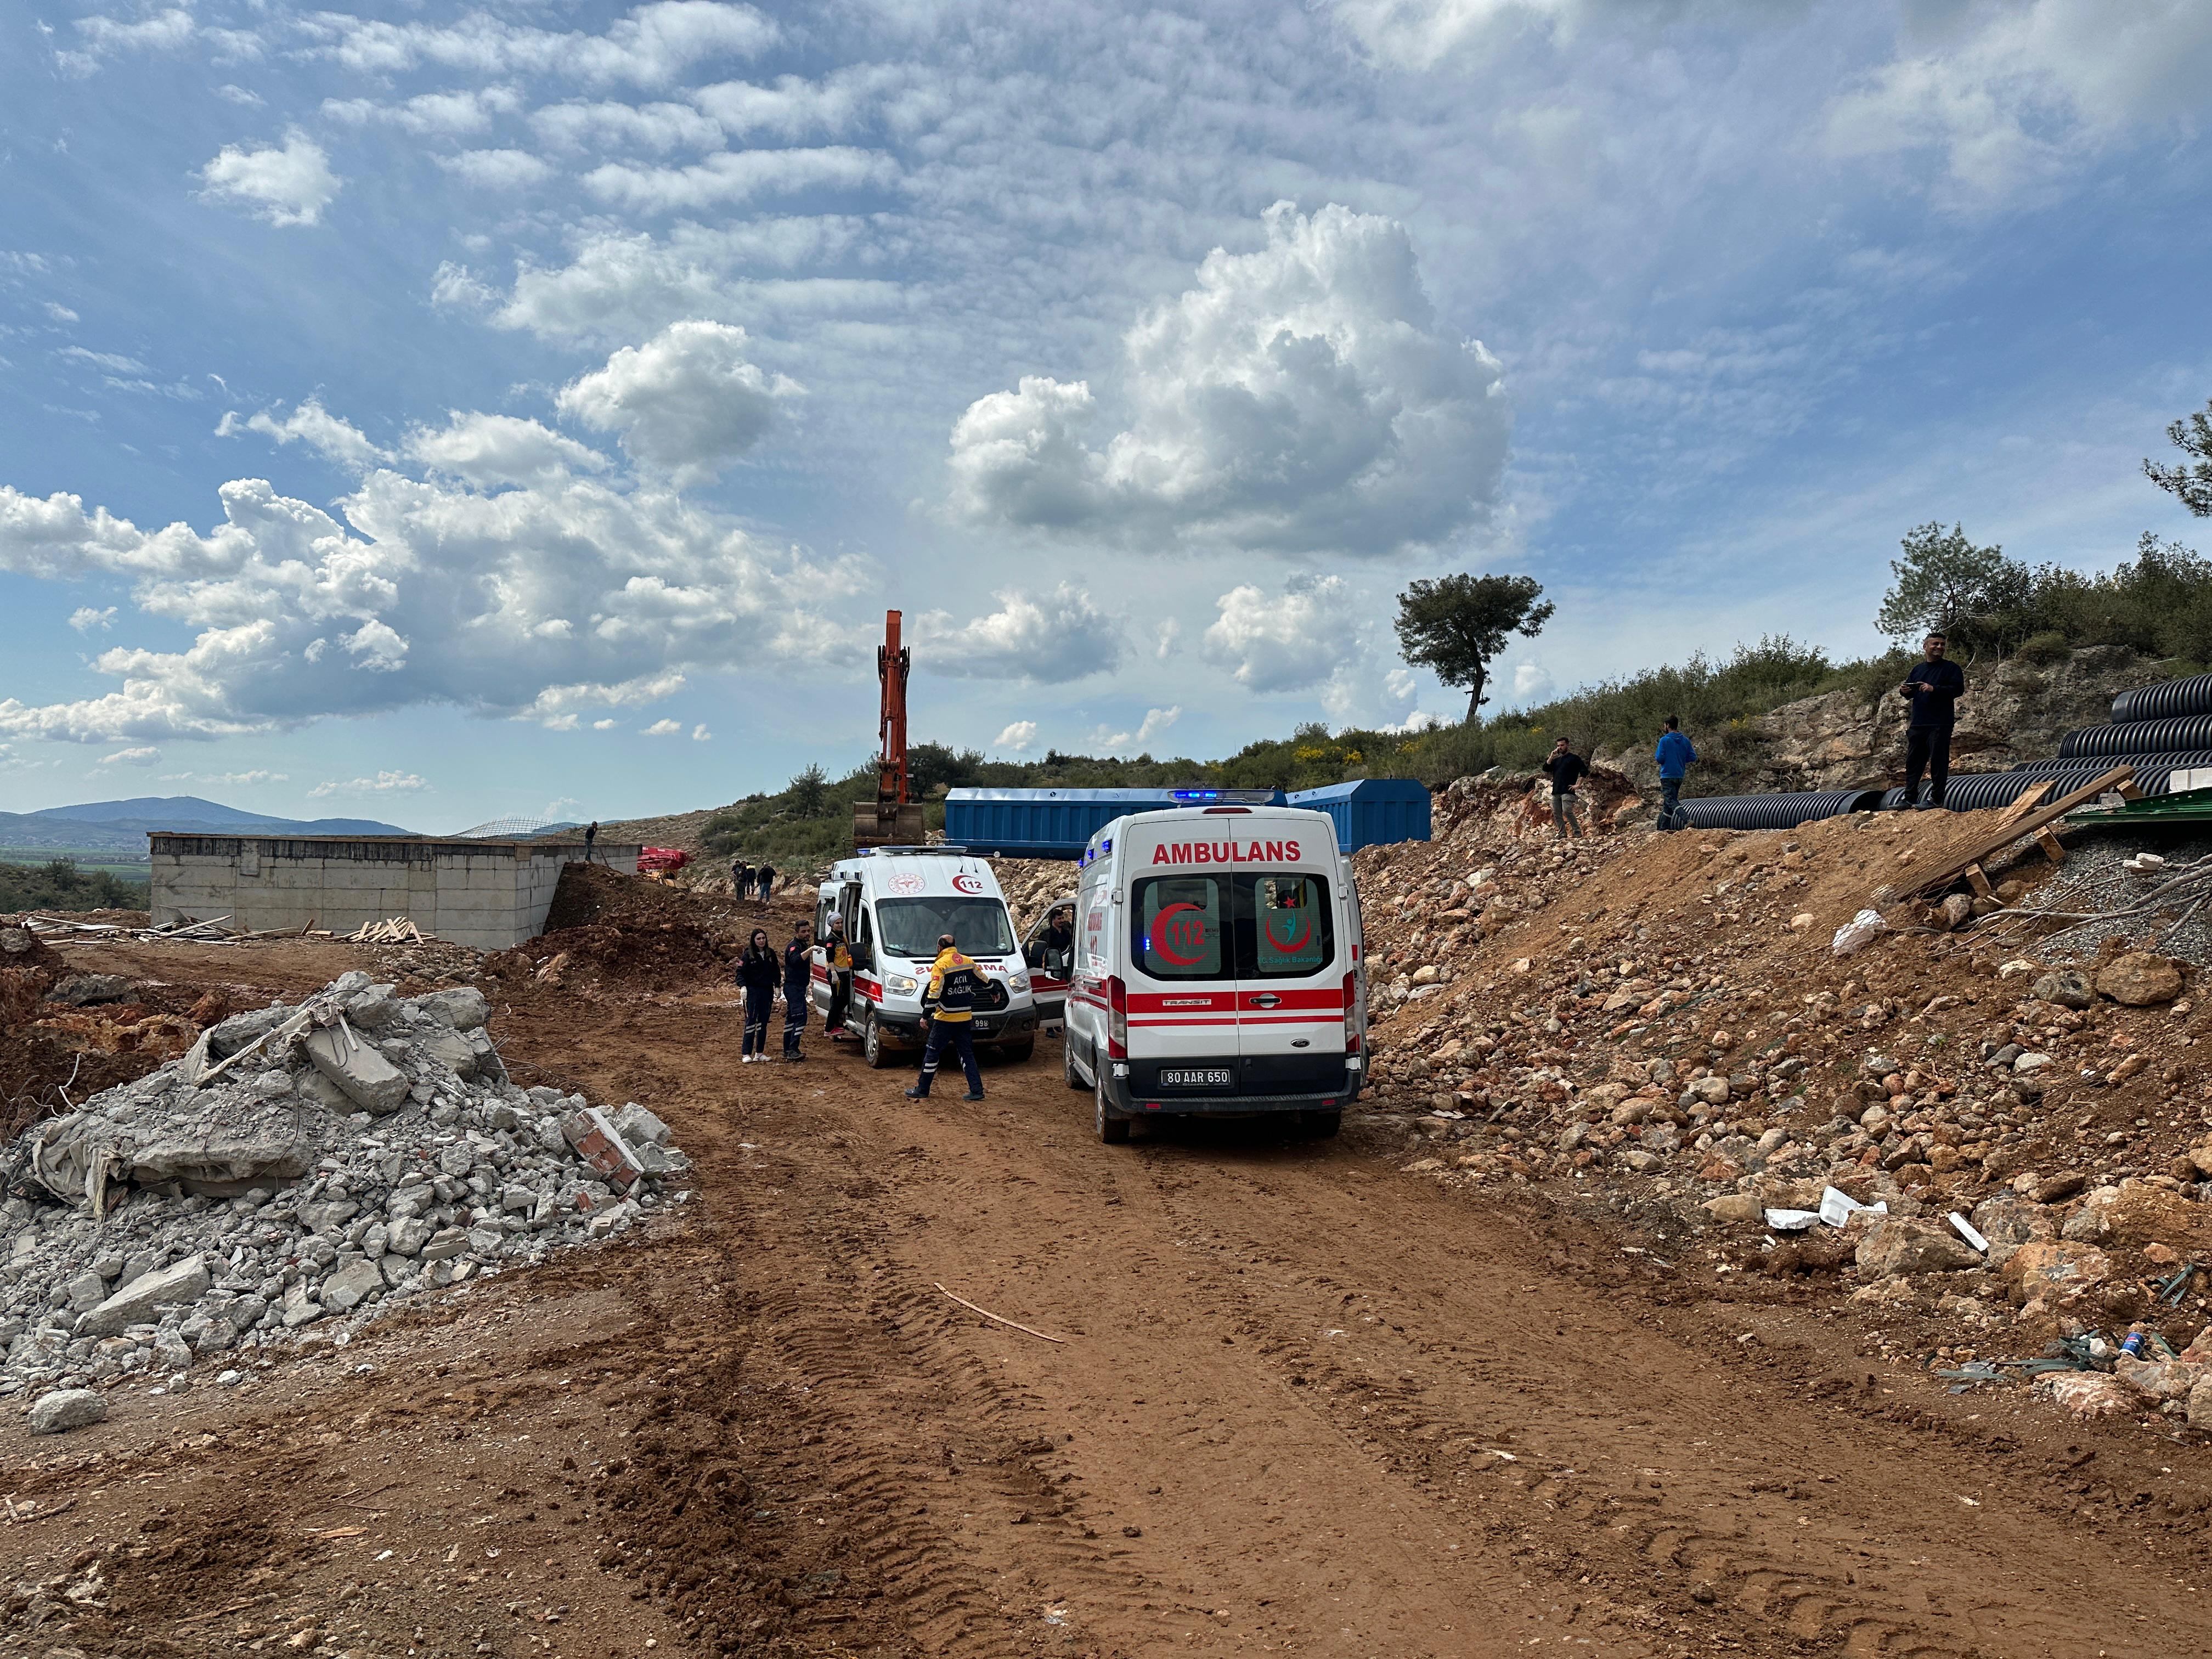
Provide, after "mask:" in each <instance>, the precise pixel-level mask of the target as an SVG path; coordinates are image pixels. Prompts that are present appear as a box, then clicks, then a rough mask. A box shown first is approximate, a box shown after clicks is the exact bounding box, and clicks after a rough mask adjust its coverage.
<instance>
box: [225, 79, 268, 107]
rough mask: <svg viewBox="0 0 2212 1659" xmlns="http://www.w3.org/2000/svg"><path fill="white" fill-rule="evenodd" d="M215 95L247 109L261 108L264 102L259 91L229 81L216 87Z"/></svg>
mask: <svg viewBox="0 0 2212 1659" xmlns="http://www.w3.org/2000/svg"><path fill="white" fill-rule="evenodd" d="M215 95H216V97H218V98H220V99H222V100H223V101H224V102H225V103H229V104H237V105H240V106H243V107H245V108H246V109H259V108H260V107H261V104H262V98H261V94H259V93H258V92H250V91H248V90H247V89H246V88H244V87H240V86H234V85H232V84H231V83H230V82H224V83H223V84H222V86H219V87H217V88H216V89H215Z"/></svg>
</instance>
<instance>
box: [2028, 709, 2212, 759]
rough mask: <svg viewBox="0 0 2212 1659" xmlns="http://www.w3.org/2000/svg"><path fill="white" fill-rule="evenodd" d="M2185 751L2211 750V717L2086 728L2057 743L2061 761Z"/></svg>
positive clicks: (2123, 757)
mask: <svg viewBox="0 0 2212 1659" xmlns="http://www.w3.org/2000/svg"><path fill="white" fill-rule="evenodd" d="M2185 749H2212V714H2185V715H2183V716H2181V717H2179V718H2178V719H2175V720H2131V721H2130V722H2129V723H2128V724H2127V725H2125V726H2082V727H2081V729H2080V730H2079V731H2075V732H2068V733H2067V734H2066V735H2065V736H2064V737H2063V738H2060V739H2059V740H2058V758H2059V759H2061V760H2075V759H2078V758H2081V757H2084V756H2101V755H2112V756H2117V757H2119V758H2121V759H2125V758H2126V757H2129V756H2130V755H2164V754H2169V753H2172V752H2174V751H2176V750H2185Z"/></svg>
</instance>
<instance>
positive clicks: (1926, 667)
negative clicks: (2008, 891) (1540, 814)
mask: <svg viewBox="0 0 2212 1659" xmlns="http://www.w3.org/2000/svg"><path fill="white" fill-rule="evenodd" d="M1949 648H1950V641H1949V640H1948V639H1947V638H1946V637H1945V636H1944V635H1943V634H1942V632H1941V631H1940V630H1939V631H1937V632H1936V633H1932V634H1930V635H1928V636H1927V638H1925V639H1923V641H1921V642H1920V658H1921V659H1920V660H1919V661H1918V662H1917V663H1915V664H1913V665H1912V668H1911V671H1910V672H1908V673H1907V674H1906V675H1905V678H1904V680H1903V681H1902V682H1901V683H1900V684H1899V686H1898V688H1897V690H1898V695H1899V696H1902V697H1904V698H1905V699H1906V700H1907V701H1908V702H1909V703H1910V705H1911V707H1910V709H1909V711H1908V713H1907V714H1906V716H1905V802H1904V810H1905V811H1908V812H1911V811H1923V810H1925V811H1936V810H1938V809H1940V808H1941V807H1942V805H1943V796H1944V792H1945V790H1946V789H1947V788H1948V786H1949V784H1950V781H1951V734H1952V732H1953V730H1954V728H1955V726H1956V725H1957V720H1958V714H1957V710H1958V702H1959V699H1960V698H1961V697H1963V696H1966V672H1965V671H1964V670H1962V669H1961V668H1960V666H1959V665H1958V664H1956V663H1954V662H1952V661H1950V660H1949V659H1948V658H1947V656H1946V654H1945V653H1947V652H1948V650H1949ZM1651 758H1652V759H1653V760H1654V761H1656V763H1658V767H1659V828H1661V829H1682V828H1684V827H1685V826H1686V824H1687V823H1688V822H1689V820H1688V818H1687V817H1686V816H1685V815H1684V814H1683V811H1682V785H1683V782H1684V781H1686V779H1687V778H1688V776H1689V772H1690V768H1691V767H1692V766H1693V765H1694V764H1696V763H1697V759H1698V751H1697V749H1696V747H1695V746H1694V745H1693V744H1692V743H1691V742H1690V739H1689V738H1687V737H1686V736H1685V735H1683V732H1682V721H1681V719H1680V716H1679V715H1675V714H1669V715H1668V716H1667V720H1666V724H1665V726H1664V729H1662V731H1661V732H1660V733H1659V742H1658V745H1657V747H1656V748H1655V749H1654V750H1653V751H1652V756H1651ZM1544 772H1545V775H1547V777H1549V778H1550V779H1551V781H1552V827H1553V831H1554V833H1555V834H1557V836H1559V839H1561V840H1562V841H1564V840H1565V839H1567V838H1568V837H1570V836H1583V835H1584V834H1586V833H1588V832H1587V831H1586V830H1585V829H1583V817H1582V793H1581V791H1580V790H1579V789H1578V788H1577V787H1576V786H1577V785H1578V784H1580V783H1581V781H1583V779H1584V778H1586V777H1588V776H1589V762H1587V761H1585V760H1584V759H1583V757H1581V756H1580V755H1577V753H1575V750H1574V744H1571V742H1569V741H1568V740H1567V739H1566V738H1560V739H1559V741H1558V742H1557V743H1555V744H1553V745H1552V752H1551V753H1550V754H1549V755H1547V756H1546V757H1545V758H1544ZM1923 775H1925V776H1926V777H1927V779H1928V799H1926V800H1924V801H1923V800H1922V799H1921V798H1920V780H1921V778H1922V777H1923Z"/></svg>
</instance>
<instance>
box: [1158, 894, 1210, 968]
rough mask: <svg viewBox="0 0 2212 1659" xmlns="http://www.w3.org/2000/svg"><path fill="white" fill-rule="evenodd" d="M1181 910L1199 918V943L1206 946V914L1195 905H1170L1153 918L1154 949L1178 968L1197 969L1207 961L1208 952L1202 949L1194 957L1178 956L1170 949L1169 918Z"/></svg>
mask: <svg viewBox="0 0 2212 1659" xmlns="http://www.w3.org/2000/svg"><path fill="white" fill-rule="evenodd" d="M1180 910H1188V911H1189V912H1190V913H1191V914H1192V915H1194V916H1197V917H1198V918H1199V926H1198V942H1199V944H1200V945H1201V946H1203V945H1204V944H1205V942H1206V921H1205V916H1206V913H1205V912H1204V911H1202V910H1200V908H1198V906H1196V905H1195V904H1170V906H1168V908H1166V909H1164V910H1163V911H1161V912H1160V913H1159V915H1156V916H1154V917H1153V918H1152V949H1154V950H1155V951H1158V952H1159V953H1160V954H1161V955H1162V956H1164V957H1166V958H1167V959H1168V960H1169V961H1170V962H1171V963H1174V964H1175V965H1176V967H1178V968H1195V967H1196V966H1197V965H1198V964H1199V963H1201V962H1203V961H1205V960H1206V952H1205V951H1204V950H1203V949H1200V951H1199V953H1198V954H1197V955H1196V956H1194V957H1182V956H1177V955H1176V953H1175V952H1174V951H1170V950H1169V949H1168V918H1169V917H1170V916H1172V915H1175V914H1176V912H1177V911H1180Z"/></svg>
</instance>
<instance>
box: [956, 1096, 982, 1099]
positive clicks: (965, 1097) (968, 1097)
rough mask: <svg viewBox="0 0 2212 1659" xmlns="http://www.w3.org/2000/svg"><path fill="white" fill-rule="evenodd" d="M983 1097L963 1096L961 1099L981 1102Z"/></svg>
mask: <svg viewBox="0 0 2212 1659" xmlns="http://www.w3.org/2000/svg"><path fill="white" fill-rule="evenodd" d="M960 1098H961V1099H963V1100H981V1099H982V1096H981V1095H963V1096H961V1097H960Z"/></svg>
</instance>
